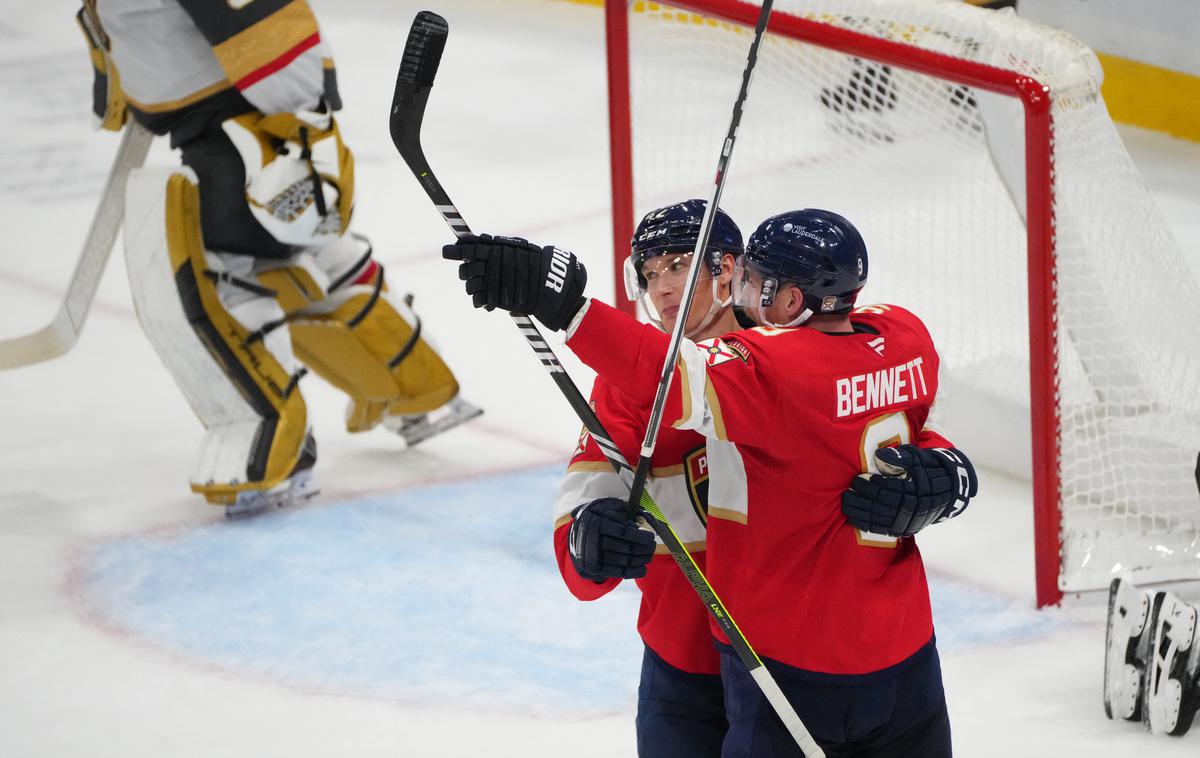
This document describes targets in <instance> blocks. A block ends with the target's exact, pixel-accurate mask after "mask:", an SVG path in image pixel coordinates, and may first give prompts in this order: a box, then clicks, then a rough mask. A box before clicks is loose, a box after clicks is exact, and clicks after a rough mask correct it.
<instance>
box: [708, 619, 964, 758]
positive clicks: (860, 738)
mask: <svg viewBox="0 0 1200 758" xmlns="http://www.w3.org/2000/svg"><path fill="white" fill-rule="evenodd" d="M718 647H719V648H720V651H721V677H722V681H723V682H724V685H725V708H726V713H727V715H728V717H729V732H728V733H727V735H726V737H725V744H724V749H723V751H722V753H721V756H722V758H785V757H786V758H800V756H802V755H803V753H801V752H800V748H799V747H798V746H797V745H796V742H795V740H794V739H792V736H791V735H790V734H788V731H787V729H786V728H784V726H783V722H782V721H780V720H779V717H778V716H776V715H775V711H774V709H773V708H772V707H771V704H770V703H768V702H767V700H766V698H765V697H764V696H763V694H762V691H761V690H759V688H758V685H756V684H755V683H754V680H753V679H752V678H751V677H750V674H749V673H747V672H746V667H745V666H743V665H742V662H741V661H740V660H739V659H738V657H737V654H736V653H735V652H734V651H733V648H731V647H728V646H726V645H719V646H718ZM764 662H765V663H766V664H767V669H768V670H769V671H770V672H771V675H772V676H774V677H775V681H776V682H778V684H779V687H780V689H782V690H783V692H784V694H785V695H787V698H788V701H789V702H791V704H792V707H794V708H795V709H796V712H797V713H798V714H799V715H800V719H801V720H802V721H803V722H804V725H805V726H806V727H807V728H808V731H809V732H811V733H812V735H813V737H814V738H815V739H816V740H817V742H818V743H820V745H821V747H822V748H823V749H824V750H825V753H826V755H828V756H829V758H842V757H843V756H855V757H856V758H949V756H950V755H951V750H950V717H949V714H948V713H947V712H946V695H945V691H944V690H943V689H942V666H941V662H940V661H939V659H938V654H937V647H936V645H935V644H934V641H933V640H930V641H929V642H928V643H927V644H926V645H925V646H924V647H922V648H921V649H920V650H918V651H917V652H916V653H914V654H913V655H911V656H910V657H909V658H907V659H906V660H904V661H901V662H900V663H898V664H896V665H895V666H892V667H890V668H887V669H884V670H883V671H876V672H873V673H871V674H862V675H858V676H834V675H830V674H817V673H814V672H811V671H803V670H801V669H797V668H793V667H791V666H785V665H783V664H781V663H777V662H775V661H767V660H766V659H764Z"/></svg>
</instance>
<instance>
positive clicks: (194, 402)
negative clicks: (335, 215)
mask: <svg viewBox="0 0 1200 758" xmlns="http://www.w3.org/2000/svg"><path fill="white" fill-rule="evenodd" d="M199 204H200V199H199V192H198V189H197V185H196V177H195V174H193V173H192V172H191V170H190V169H187V168H174V169H167V168H155V169H141V170H138V171H135V172H134V173H133V174H132V175H131V177H130V179H129V183H128V185H127V195H126V205H125V254H126V267H127V270H128V274H129V283H130V288H131V291H132V293H133V299H134V303H135V305H136V307H137V314H138V320H139V321H140V322H141V324H142V328H143V330H144V331H145V333H146V336H147V337H148V338H149V339H150V342H151V344H152V345H153V346H154V348H155V351H156V352H157V353H158V355H159V357H160V358H161V359H162V361H163V363H164V364H165V365H166V367H167V370H168V371H170V372H171V374H172V376H173V377H174V378H175V381H176V383H177V384H178V385H179V387H180V389H181V390H182V391H183V393H184V395H185V396H186V397H187V399H188V402H189V403H190V404H191V406H192V409H193V410H194V411H195V413H196V415H197V416H199V418H200V420H201V422H202V423H203V424H204V427H205V429H206V433H205V436H204V440H203V442H202V443H201V446H200V450H199V452H198V454H197V458H196V461H195V464H194V466H193V469H192V474H191V486H192V490H193V491H194V492H198V493H201V494H203V495H204V496H205V498H206V499H207V500H208V501H209V502H211V503H215V504H221V505H227V506H231V509H230V512H231V515H232V511H233V510H234V509H237V508H239V507H241V506H242V505H246V507H248V508H254V509H259V507H265V506H264V503H269V502H270V498H274V497H280V498H283V497H288V496H299V495H302V494H304V493H302V492H297V491H295V490H296V488H298V487H307V475H306V474H307V469H308V468H310V467H311V465H312V463H313V461H314V460H315V450H314V449H313V448H312V443H311V438H310V435H309V424H308V414H307V409H306V407H305V403H304V398H303V396H302V395H301V393H300V392H299V391H298V388H297V381H298V379H299V377H300V376H301V375H302V373H303V370H302V369H300V368H299V365H298V363H297V362H296V359H295V357H294V355H293V352H292V347H291V344H290V341H289V339H288V335H287V330H285V329H272V328H271V327H272V325H274V324H277V323H280V322H282V319H283V317H284V314H283V311H282V309H281V308H280V306H279V305H278V303H277V302H276V301H275V300H274V298H272V297H269V296H264V294H263V293H262V292H257V293H256V292H254V291H253V290H252V289H247V288H246V287H245V286H244V284H245V281H244V277H243V276H239V274H241V273H243V272H239V271H237V270H236V269H237V268H239V267H246V268H248V266H249V265H250V264H251V263H252V261H253V259H250V258H246V257H245V256H232V255H218V254H215V253H212V252H208V251H206V250H205V249H204V244H203V241H202V239H201V235H200V215H199ZM249 273H250V272H249V271H246V272H244V274H245V275H249ZM302 475H303V476H302ZM292 499H294V498H292Z"/></svg>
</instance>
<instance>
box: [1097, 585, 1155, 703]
mask: <svg viewBox="0 0 1200 758" xmlns="http://www.w3.org/2000/svg"><path fill="white" fill-rule="evenodd" d="M1149 616H1150V593H1149V592H1146V591H1145V590H1139V589H1138V588H1137V587H1135V586H1134V584H1133V582H1132V581H1131V580H1130V579H1127V578H1125V577H1117V578H1115V579H1113V580H1112V582H1111V583H1110V584H1109V586H1108V624H1107V632H1106V633H1105V656H1104V713H1105V714H1106V715H1107V716H1108V717H1109V718H1110V719H1113V718H1122V719H1126V720H1128V721H1138V720H1139V719H1141V717H1142V677H1143V675H1144V674H1145V671H1146V658H1147V657H1148V656H1149V653H1150V630H1151V627H1150V625H1149V624H1148V623H1146V622H1147V621H1148V619H1149Z"/></svg>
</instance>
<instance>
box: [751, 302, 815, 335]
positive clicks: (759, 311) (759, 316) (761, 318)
mask: <svg viewBox="0 0 1200 758" xmlns="http://www.w3.org/2000/svg"><path fill="white" fill-rule="evenodd" d="M812 315H813V312H812V311H811V310H810V309H808V308H805V309H804V310H803V311H801V312H800V315H799V316H797V317H796V318H794V319H792V320H791V321H789V322H787V323H786V324H776V323H775V322H774V321H771V320H770V319H769V318H767V317H766V316H765V315H764V314H763V307H762V303H761V302H760V303H758V304H757V305H755V306H754V320H755V321H757V322H758V325H759V326H769V327H771V328H772V329H787V328H788V327H792V326H800V325H801V324H803V323H804V322H805V321H808V319H809V318H810V317H811V316H812Z"/></svg>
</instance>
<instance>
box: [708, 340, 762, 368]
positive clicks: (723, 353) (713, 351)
mask: <svg viewBox="0 0 1200 758" xmlns="http://www.w3.org/2000/svg"><path fill="white" fill-rule="evenodd" d="M696 347H698V348H700V351H701V352H702V353H704V360H705V361H706V362H707V363H708V365H709V366H719V365H721V364H722V363H728V362H729V361H733V360H738V361H741V362H742V363H749V362H750V351H749V349H748V348H747V347H746V346H745V345H743V344H742V343H741V342H740V341H739V340H738V339H737V338H736V337H730V336H728V335H727V336H725V337H723V338H722V337H712V338H710V339H706V340H700V341H698V342H697V343H696Z"/></svg>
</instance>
